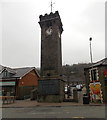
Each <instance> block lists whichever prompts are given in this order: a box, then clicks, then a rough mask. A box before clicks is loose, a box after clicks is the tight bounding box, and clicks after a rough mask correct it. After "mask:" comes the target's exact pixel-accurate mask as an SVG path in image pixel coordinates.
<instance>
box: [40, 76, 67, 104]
mask: <svg viewBox="0 0 107 120" xmlns="http://www.w3.org/2000/svg"><path fill="white" fill-rule="evenodd" d="M64 84H65V82H64V81H63V80H61V79H56V78H52V79H50V78H47V79H44V80H39V87H38V102H63V100H64Z"/></svg>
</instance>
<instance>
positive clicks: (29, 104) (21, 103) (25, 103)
mask: <svg viewBox="0 0 107 120" xmlns="http://www.w3.org/2000/svg"><path fill="white" fill-rule="evenodd" d="M102 105H105V104H97V103H90V104H83V103H77V102H61V103H41V102H37V101H36V100H33V101H31V100H30V99H27V100H16V101H15V102H14V103H10V104H6V103H5V104H1V106H0V107H1V108H25V107H26V108H27V107H37V106H38V107H39V106H40V107H41V106H50V107H61V106H102Z"/></svg>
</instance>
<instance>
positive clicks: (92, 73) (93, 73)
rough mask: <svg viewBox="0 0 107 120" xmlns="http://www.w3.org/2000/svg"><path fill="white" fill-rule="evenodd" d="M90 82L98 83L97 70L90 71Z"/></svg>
mask: <svg viewBox="0 0 107 120" xmlns="http://www.w3.org/2000/svg"><path fill="white" fill-rule="evenodd" d="M90 81H92V82H93V81H98V70H97V69H91V70H90Z"/></svg>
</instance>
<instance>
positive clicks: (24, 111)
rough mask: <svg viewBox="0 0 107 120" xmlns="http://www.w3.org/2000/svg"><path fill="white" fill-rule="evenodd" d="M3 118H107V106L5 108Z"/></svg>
mask: <svg viewBox="0 0 107 120" xmlns="http://www.w3.org/2000/svg"><path fill="white" fill-rule="evenodd" d="M2 117H3V118H105V106H104V105H103V106H88V105H85V106H54V107H52V106H41V107H40V106H35V107H26V108H3V109H2Z"/></svg>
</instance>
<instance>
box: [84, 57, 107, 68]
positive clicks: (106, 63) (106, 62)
mask: <svg viewBox="0 0 107 120" xmlns="http://www.w3.org/2000/svg"><path fill="white" fill-rule="evenodd" d="M98 66H107V58H104V59H102V60H100V61H98V62H96V63H93V64H92V65H90V66H89V67H87V68H85V69H88V68H92V67H98Z"/></svg>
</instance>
